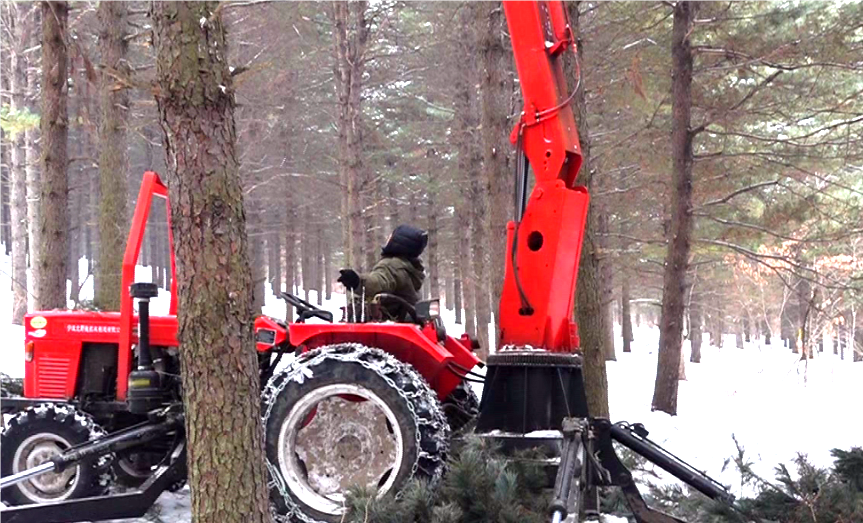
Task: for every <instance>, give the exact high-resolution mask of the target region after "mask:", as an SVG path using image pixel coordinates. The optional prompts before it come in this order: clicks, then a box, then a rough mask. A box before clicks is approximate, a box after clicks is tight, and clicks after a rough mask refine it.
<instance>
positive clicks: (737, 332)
mask: <svg viewBox="0 0 863 523" xmlns="http://www.w3.org/2000/svg"><path fill="white" fill-rule="evenodd" d="M734 323H735V325H734V343H735V345H736V346H737V348H738V349H742V348H743V330H744V327H743V324H742V323H741V322H740V320H736V321H735V322H734Z"/></svg>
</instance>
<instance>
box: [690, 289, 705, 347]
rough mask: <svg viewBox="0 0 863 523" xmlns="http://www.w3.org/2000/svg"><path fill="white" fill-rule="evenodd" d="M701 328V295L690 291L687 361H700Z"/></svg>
mask: <svg viewBox="0 0 863 523" xmlns="http://www.w3.org/2000/svg"><path fill="white" fill-rule="evenodd" d="M702 328H703V326H702V312H701V297H700V296H699V295H698V293H692V298H691V299H690V301H689V343H690V344H691V350H690V353H689V361H690V362H692V363H701V343H702V339H701V330H702Z"/></svg>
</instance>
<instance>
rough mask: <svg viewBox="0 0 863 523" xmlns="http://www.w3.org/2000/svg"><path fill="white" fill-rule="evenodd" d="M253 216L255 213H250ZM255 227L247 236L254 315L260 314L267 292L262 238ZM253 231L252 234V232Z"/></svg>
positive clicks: (258, 229)
mask: <svg viewBox="0 0 863 523" xmlns="http://www.w3.org/2000/svg"><path fill="white" fill-rule="evenodd" d="M251 214H255V213H251ZM257 225H258V224H255V226H254V227H253V228H252V229H250V230H249V231H248V232H247V234H250V237H249V243H250V244H251V249H250V250H251V260H252V287H251V290H252V313H253V314H254V315H258V314H261V311H262V309H263V307H264V301H265V296H266V292H267V266H266V263H264V246H263V237H262V236H261V235H260V234H259V232H258V231H260V228H259V227H258V226H257ZM252 231H254V232H252Z"/></svg>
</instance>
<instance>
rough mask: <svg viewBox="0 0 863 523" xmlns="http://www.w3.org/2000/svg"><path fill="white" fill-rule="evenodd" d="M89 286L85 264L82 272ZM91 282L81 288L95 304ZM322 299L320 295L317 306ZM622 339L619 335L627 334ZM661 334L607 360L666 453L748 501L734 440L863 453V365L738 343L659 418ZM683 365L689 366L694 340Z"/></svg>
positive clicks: (710, 352)
mask: <svg viewBox="0 0 863 523" xmlns="http://www.w3.org/2000/svg"><path fill="white" fill-rule="evenodd" d="M79 268H80V269H81V271H82V274H81V278H82V281H83V280H84V277H85V276H86V274H87V272H86V264H85V263H82V264H81V266H80V267H79ZM139 269H140V271H139V272H138V276H139V281H149V277H150V270H149V269H148V268H145V267H140V268H139ZM9 274H10V267H9V258H8V257H7V256H5V255H0V289H2V290H0V339H2V340H3V341H4V343H3V345H2V346H0V371H2V372H4V373H6V374H9V375H10V376H13V377H20V376H22V375H23V360H22V345H23V343H22V339H23V328H22V327H20V326H16V325H11V324H10V323H9V321H8V320H9V318H10V316H11V305H12V304H11V302H12V292H11V290H10V288H11V281H10V276H9ZM92 295H93V286H92V279H90V280H87V281H86V282H85V283H84V286H83V287H82V289H81V297H82V299H89V298H92ZM315 300H316V295H315V293H314V292H312V293H311V296H310V301H312V302H315ZM169 301H170V296H169V295H168V293H166V292H164V291H163V292H162V293H161V295H160V296H159V298H157V299H156V300H155V302H154V305H153V313H154V314H160V313H165V312H166V311H167V308H168V303H169ZM343 304H344V295H341V294H333V299H332V300H329V301H325V303H324V307H325V308H326V309H328V310H331V311H333V313H334V314H335V316H336V318H339V317H340V311H339V307H341V306H342V305H343ZM264 313H265V314H268V315H271V316H274V317H279V318H284V314H285V307H284V302H282V301H281V300H280V299H278V298H277V297H276V296H274V295H271V294H270V295H268V296H267V299H266V305H265V307H264ZM444 320H445V323H446V326H447V330H448V332H449V333H451V334H455V335H460V334H461V332H463V327H462V326H461V325H457V324H455V322H454V313H453V312H452V311H444ZM618 333H619V331H618ZM658 339H659V332H658V330H657V329H656V328H655V327H654V326H649V325H643V326H641V327H638V328H636V331H635V342H634V343H633V349H632V352H631V353H623V352H622V348H621V345H622V342H621V340H620V338H619V337H618V338H617V361H613V362H608V364H607V369H608V378H609V399H610V408H611V417H612V420H613V421H622V420H626V421H630V422H642V423H644V424H645V426H646V427H647V428H648V430H650V438H651V439H653V440H654V441H656V442H658V443H660V444H662V445H664V446H666V447H667V448H668V449H670V450H672V451H673V452H674V453H675V454H677V455H678V456H680V457H681V458H683V459H685V460H687V461H688V462H690V463H691V464H692V465H694V466H695V467H697V468H699V469H701V470H704V471H705V472H707V473H709V474H711V475H712V476H714V477H715V478H717V479H719V480H720V481H721V482H722V483H724V484H726V485H729V486H731V487H732V489H733V491H734V493H735V494H740V493H741V492H740V477H739V475H738V474H737V472H736V471H735V470H734V467H733V466H727V465H726V460H728V458H730V457H732V456H733V455H735V453H736V448H735V446H734V442H733V440H732V435H734V436H735V437H736V438H737V440H738V441H739V442H740V443H741V444H742V445H743V446H744V447H745V448H746V451H747V454H748V457H749V459H750V460H751V461H753V462H754V468H755V470H756V471H757V472H758V473H759V474H761V475H762V476H764V477H767V478H772V475H773V468H774V467H775V466H776V465H777V464H778V463H780V462H785V463H788V462H790V460H792V459H793V458H794V457H795V456H796V454H797V453H798V452H803V453H806V454H808V455H809V457H810V459H811V460H812V462H813V463H814V464H816V465H819V466H827V465H829V464H831V463H832V459H831V457H830V450H831V449H833V448H843V449H847V448H848V447H850V446H855V445H856V446H861V445H863V416H860V414H859V412H860V409H859V399H860V390H861V389H860V383H861V382H863V363H858V364H853V363H851V361H850V360H845V361H841V360H840V359H839V358H838V357H837V356H834V355H833V354H832V352H831V351H830V348H829V347H830V345H829V344H825V345H826V347H827V351H825V352H824V353H818V354H816V355H815V356H816V357H815V358H814V359H812V360H809V361H808V362H803V361H800V360H799V357H798V356H797V355H794V354H791V352H790V351H788V350H785V349H783V348H782V347H781V346H780V345H775V344H774V345H772V346H765V345H763V344H761V343H760V342H753V343H749V344H746V347H745V348H744V349H737V348H735V344H734V338H733V336H730V337H729V338H728V339H726V340H724V341H725V344H724V347H723V348H722V349H721V350H720V349H717V348H715V347H709V346H708V344H707V339H706V338H705V344H704V347H703V348H702V362H701V363H699V364H690V363H687V365H686V376H687V378H688V379H687V380H686V381H683V382H681V383H680V393H679V406H678V416H675V417H672V416H668V415H666V414H663V413H660V412H651V410H650V403H651V399H652V395H653V381H654V378H655V374H656V347H657V344H658ZM684 357H685V358H686V361H687V362H688V361H689V346H688V342H687V345H686V346H685V348H684ZM188 510H189V499H188V490H184V491H181V492H180V493H178V494H169V493H166V494H164V495H163V496H162V497H161V498H160V500H159V503H158V505H157V506H156V507H154V511H153V512H152V513H151V514H150V516H148V517H147V518H145V519H142V520H141V522H143V521H165V522H168V521H171V522H174V521H177V522H187V521H189V520H190V517H189V515H188Z"/></svg>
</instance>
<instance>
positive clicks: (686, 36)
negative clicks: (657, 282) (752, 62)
mask: <svg viewBox="0 0 863 523" xmlns="http://www.w3.org/2000/svg"><path fill="white" fill-rule="evenodd" d="M697 5H698V4H696V3H692V2H678V3H676V4H675V5H674V22H673V28H672V44H671V56H672V62H673V65H672V121H671V144H672V153H671V155H672V162H673V183H672V193H671V201H672V208H671V227H670V231H669V232H670V234H669V237H668V253H667V255H666V259H665V274H664V281H663V289H662V315H661V317H660V326H659V359H658V360H659V361H658V362H657V368H656V385H655V388H654V392H653V402H652V404H653V409H654V410H661V411H662V412H666V413H668V414H671V415H676V414H677V383H678V380H677V377H678V373H679V368H680V359H681V345H682V339H681V335H682V332H683V314H684V291H685V289H686V276H687V269H688V267H689V250H690V243H691V241H692V214H691V212H692V161H693V157H692V139H693V133H692V131H691V130H690V121H691V116H690V115H691V111H692V62H693V59H692V49H691V42H690V36H691V32H692V28H693V20H694V19H695V11H696V9H697Z"/></svg>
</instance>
